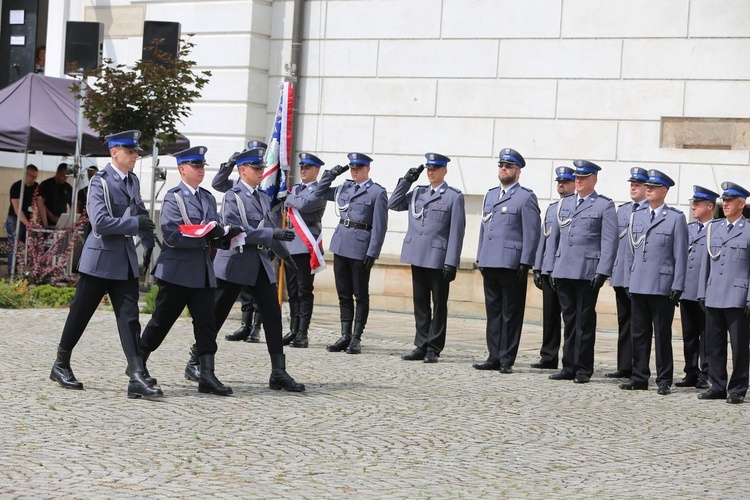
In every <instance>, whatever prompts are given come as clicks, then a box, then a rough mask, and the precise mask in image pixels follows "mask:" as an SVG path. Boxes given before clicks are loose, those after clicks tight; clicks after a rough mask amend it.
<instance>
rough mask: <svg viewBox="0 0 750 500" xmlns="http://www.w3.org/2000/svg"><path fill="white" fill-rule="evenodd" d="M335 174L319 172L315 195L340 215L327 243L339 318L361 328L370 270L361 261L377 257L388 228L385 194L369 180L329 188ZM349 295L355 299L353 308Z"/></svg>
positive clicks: (365, 314)
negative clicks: (329, 202)
mask: <svg viewBox="0 0 750 500" xmlns="http://www.w3.org/2000/svg"><path fill="white" fill-rule="evenodd" d="M335 177H336V176H334V175H333V174H331V172H330V170H326V171H325V172H323V175H322V177H321V179H320V182H319V183H318V186H317V188H315V194H316V196H318V197H320V198H322V199H324V200H328V201H334V203H336V206H337V209H338V211H339V213H340V216H341V218H340V220H339V224H338V225H337V226H336V229H335V230H334V232H333V236H332V238H331V245H330V250H331V252H332V253H333V254H334V262H333V265H334V273H335V275H336V291H337V292H338V296H339V308H340V311H341V321H352V320H354V322H355V323H360V324H361V325H362V327H363V328H364V325H365V324H366V323H367V316H368V314H369V311H370V291H369V281H370V271H369V269H366V268H365V265H364V262H363V261H364V260H365V258H366V257H369V258H370V259H377V258H378V257H380V249H381V248H382V246H383V240H384V238H385V233H386V230H387V229H388V196H387V194H386V191H385V188H383V186H381V185H380V184H377V183H375V182H373V181H372V179H368V180H367V181H366V182H364V183H363V185H362V186H361V187H360V186H358V185H357V184H356V183H355V182H354V181H352V180H346V181H344V183H343V184H342V185H340V186H338V187H336V188H333V187H331V182H333V179H335ZM352 297H354V298H356V300H357V306H356V311H355V307H354V299H353V298H352Z"/></svg>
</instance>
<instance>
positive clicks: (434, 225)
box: [388, 153, 466, 363]
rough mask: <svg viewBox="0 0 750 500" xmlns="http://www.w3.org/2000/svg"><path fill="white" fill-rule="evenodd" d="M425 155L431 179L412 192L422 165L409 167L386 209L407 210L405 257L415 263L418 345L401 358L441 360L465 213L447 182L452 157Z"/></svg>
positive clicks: (456, 192) (403, 259)
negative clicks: (449, 296)
mask: <svg viewBox="0 0 750 500" xmlns="http://www.w3.org/2000/svg"><path fill="white" fill-rule="evenodd" d="M425 158H426V159H427V161H426V162H425V164H426V165H427V178H428V180H429V181H430V184H429V185H426V186H417V187H416V188H414V189H413V190H411V191H409V188H410V187H411V185H412V183H414V182H415V181H416V180H417V179H418V178H419V174H420V173H421V172H422V170H423V169H424V165H420V166H419V167H412V168H410V169H409V170H408V171H407V172H406V175H404V176H403V177H402V178H401V179H399V181H398V184H397V185H396V189H394V190H393V194H392V195H391V199H390V200H389V202H388V208H390V209H391V210H395V211H397V212H403V211H405V210H408V211H409V214H408V221H409V225H408V228H407V230H406V235H405V236H404V245H403V248H402V250H401V262H404V263H406V264H411V282H412V289H413V295H414V319H415V322H416V327H417V332H416V336H415V338H414V345H415V346H416V348H415V349H414V351H412V352H411V353H410V354H405V355H404V356H402V359H405V360H407V361H413V360H424V362H425V363H437V361H438V358H439V357H440V352H441V351H442V350H443V348H444V347H445V337H446V325H447V322H448V293H449V290H450V282H451V281H453V280H454V279H455V278H456V269H457V268H458V265H459V262H460V260H461V247H462V246H463V241H464V233H465V232H466V212H465V210H464V195H463V194H462V193H461V191H459V190H458V189H456V188H454V187H450V186H448V184H447V183H446V182H445V175H446V174H447V173H448V162H449V161H451V160H450V158H448V157H447V156H443V155H441V154H438V153H427V154H426V155H425ZM407 191H409V192H408V193H407ZM431 303H432V304H433V307H432V308H431V307H430V304H431Z"/></svg>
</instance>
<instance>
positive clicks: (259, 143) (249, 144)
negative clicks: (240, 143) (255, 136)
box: [247, 140, 268, 149]
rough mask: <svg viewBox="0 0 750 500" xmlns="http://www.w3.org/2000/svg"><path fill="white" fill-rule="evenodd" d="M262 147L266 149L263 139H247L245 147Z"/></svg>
mask: <svg viewBox="0 0 750 500" xmlns="http://www.w3.org/2000/svg"><path fill="white" fill-rule="evenodd" d="M255 148H263V149H268V144H266V143H265V142H263V141H255V140H253V141H247V149H255Z"/></svg>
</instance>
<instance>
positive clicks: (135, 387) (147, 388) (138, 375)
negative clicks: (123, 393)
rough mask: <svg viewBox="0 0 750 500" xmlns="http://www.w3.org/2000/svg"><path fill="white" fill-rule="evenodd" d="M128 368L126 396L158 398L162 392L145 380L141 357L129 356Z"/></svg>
mask: <svg viewBox="0 0 750 500" xmlns="http://www.w3.org/2000/svg"><path fill="white" fill-rule="evenodd" d="M128 368H129V369H130V381H129V382H128V398H130V399H136V398H146V399H151V398H160V397H162V396H164V393H163V392H162V390H161V389H159V388H158V387H154V386H153V385H151V384H149V383H148V382H147V381H146V377H145V374H144V368H143V358H141V357H140V356H130V357H129V358H128Z"/></svg>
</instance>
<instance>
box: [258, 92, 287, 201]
mask: <svg viewBox="0 0 750 500" xmlns="http://www.w3.org/2000/svg"><path fill="white" fill-rule="evenodd" d="M279 87H280V89H281V97H280V98H279V107H278V109H277V111H276V119H275V120H274V124H273V131H272V132H271V137H270V138H269V140H268V149H267V150H266V156H265V158H264V162H265V164H266V171H265V172H264V173H263V180H262V181H261V183H260V189H261V191H263V192H264V193H266V194H267V195H268V197H269V198H271V208H272V209H273V208H274V207H276V206H277V205H278V204H279V203H281V200H283V199H284V198H285V197H286V194H287V192H288V191H287V185H286V180H287V173H288V172H289V163H290V162H289V159H290V157H291V153H292V110H293V108H294V87H293V86H292V83H291V82H283V83H281V84H280V85H279Z"/></svg>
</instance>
